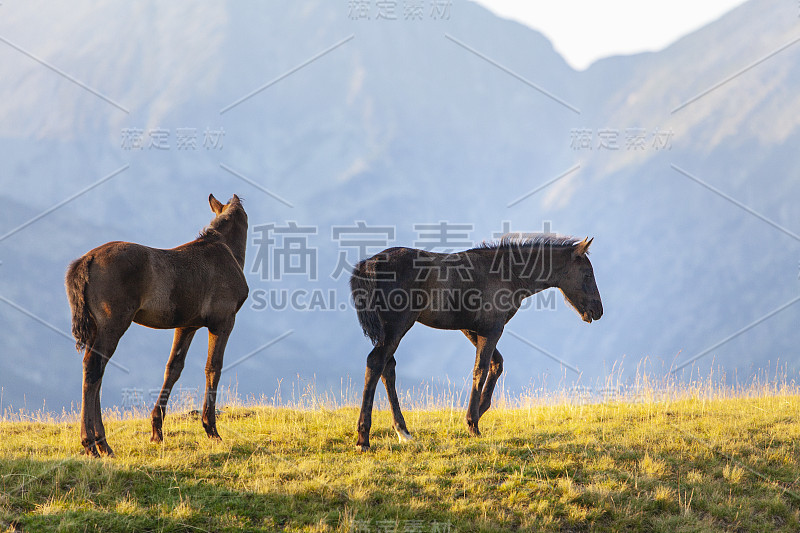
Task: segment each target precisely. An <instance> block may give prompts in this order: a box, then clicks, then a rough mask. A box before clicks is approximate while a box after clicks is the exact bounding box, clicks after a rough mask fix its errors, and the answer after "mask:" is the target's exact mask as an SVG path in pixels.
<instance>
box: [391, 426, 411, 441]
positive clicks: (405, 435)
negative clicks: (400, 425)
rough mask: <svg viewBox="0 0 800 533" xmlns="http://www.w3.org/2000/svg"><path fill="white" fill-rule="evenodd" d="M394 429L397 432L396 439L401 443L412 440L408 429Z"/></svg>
mask: <svg viewBox="0 0 800 533" xmlns="http://www.w3.org/2000/svg"><path fill="white" fill-rule="evenodd" d="M394 431H395V433H397V440H399V441H400V442H401V443H402V442H411V441H412V440H414V437H413V436H412V435H411V433H409V432H408V431H403V430H397V429H395V430H394Z"/></svg>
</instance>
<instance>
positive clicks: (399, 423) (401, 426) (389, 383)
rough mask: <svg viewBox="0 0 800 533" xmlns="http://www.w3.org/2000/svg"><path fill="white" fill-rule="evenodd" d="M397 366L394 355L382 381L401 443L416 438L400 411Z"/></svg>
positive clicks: (388, 361)
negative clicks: (396, 377)
mask: <svg viewBox="0 0 800 533" xmlns="http://www.w3.org/2000/svg"><path fill="white" fill-rule="evenodd" d="M395 366H397V361H396V360H395V358H394V355H392V356H390V357H389V358H388V360H387V361H386V365H385V366H384V367H383V372H382V373H381V379H383V385H384V386H385V387H386V396H387V397H388V398H389V405H391V406H392V418H393V420H394V430H395V432H396V433H397V438H398V439H399V440H400V442H407V441H411V440H414V437H412V436H411V433H409V432H408V429H407V428H406V421H405V419H404V418H403V413H402V411H400V401H399V400H398V398H397V389H396V388H395V371H394V369H395Z"/></svg>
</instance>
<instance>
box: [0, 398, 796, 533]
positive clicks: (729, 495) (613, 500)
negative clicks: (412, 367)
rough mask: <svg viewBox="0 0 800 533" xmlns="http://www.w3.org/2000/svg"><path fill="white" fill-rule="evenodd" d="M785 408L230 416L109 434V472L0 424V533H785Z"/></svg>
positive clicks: (275, 411) (683, 405)
mask: <svg viewBox="0 0 800 533" xmlns="http://www.w3.org/2000/svg"><path fill="white" fill-rule="evenodd" d="M798 412H800V396H797V395H787V394H778V395H769V396H761V397H754V398H753V397H748V398H727V399H725V398H723V399H701V398H697V397H695V398H684V399H679V400H670V401H658V402H656V401H653V402H643V403H633V402H631V403H624V402H610V403H604V404H595V405H574V404H573V405H570V404H561V405H550V406H548V405H538V406H533V407H529V408H516V409H497V410H495V409H492V410H490V411H489V412H488V413H487V414H486V415H485V416H484V419H483V420H482V430H483V433H484V436H483V437H481V438H479V439H476V438H469V437H468V436H467V433H466V430H465V427H464V424H463V421H462V419H463V413H462V412H461V411H460V410H459V411H453V410H450V409H442V410H411V411H409V412H408V413H407V415H406V420H407V421H408V425H409V428H410V429H411V431H412V432H413V433H414V435H415V437H416V440H415V441H414V442H412V443H408V444H399V443H398V442H397V441H396V438H395V436H394V433H393V431H391V430H390V417H389V414H388V413H387V412H385V411H382V412H376V415H375V418H374V425H373V437H372V445H373V449H372V451H371V452H370V453H367V454H364V455H359V454H356V453H355V452H354V446H353V445H354V443H355V434H354V433H355V432H354V426H355V422H356V417H357V411H356V409H354V408H341V409H335V410H326V409H320V408H318V409H314V410H301V409H286V408H271V407H234V408H227V409H225V410H224V411H223V413H222V414H221V416H220V417H219V430H220V433H221V434H222V436H223V438H224V439H225V440H224V442H222V443H214V442H210V441H209V440H208V439H206V437H205V433H204V432H203V430H202V428H201V426H200V423H199V421H198V420H197V418H196V415H192V414H187V415H174V416H169V417H168V418H167V421H166V423H165V442H164V444H163V445H152V444H150V442H149V421H148V420H144V419H130V418H128V419H125V417H120V416H117V417H116V420H110V421H109V422H107V424H106V427H107V429H108V432H109V442H110V443H111V444H112V446H114V448H115V451H116V454H117V457H116V458H114V459H101V460H92V459H88V458H84V457H82V456H79V455H78V452H79V448H80V446H79V442H78V441H79V431H78V427H77V425H76V423H75V421H74V419H73V420H71V421H66V422H56V421H31V422H25V421H15V422H9V421H5V422H0V475H1V477H0V531H106V532H108V531H215V532H216V531H275V530H283V531H371V532H373V531H374V532H385V531H400V532H403V531H406V532H412V531H414V532H433V531H503V530H506V531H511V530H544V531H584V530H598V531H623V530H625V531H633V530H641V531H798V529H800V486H798V483H800V448H799V446H800V423H798Z"/></svg>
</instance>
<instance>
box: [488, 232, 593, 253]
mask: <svg viewBox="0 0 800 533" xmlns="http://www.w3.org/2000/svg"><path fill="white" fill-rule="evenodd" d="M579 242H581V240H580V239H578V238H575V237H571V236H568V235H557V234H555V233H522V232H515V233H506V234H505V235H503V236H502V237H500V238H499V239H498V240H495V241H483V242H482V243H481V244H480V245H479V246H478V247H477V248H475V249H478V250H510V249H512V248H540V247H543V246H548V247H555V248H568V247H572V246H575V245H576V244H578V243H579Z"/></svg>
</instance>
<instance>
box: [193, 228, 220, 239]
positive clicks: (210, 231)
mask: <svg viewBox="0 0 800 533" xmlns="http://www.w3.org/2000/svg"><path fill="white" fill-rule="evenodd" d="M220 239H222V233H220V232H218V231H217V230H215V229H214V228H212V227H211V226H207V227H205V228H203V230H202V231H201V232H200V234H199V235H198V236H197V240H198V241H206V242H213V241H218V240H220Z"/></svg>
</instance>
